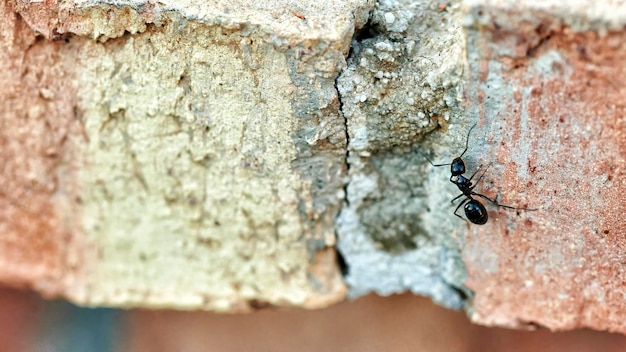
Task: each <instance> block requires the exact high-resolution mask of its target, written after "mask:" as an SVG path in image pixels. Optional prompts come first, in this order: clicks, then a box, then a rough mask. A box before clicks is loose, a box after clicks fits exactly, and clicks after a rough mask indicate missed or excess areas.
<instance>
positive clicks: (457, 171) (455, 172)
mask: <svg viewBox="0 0 626 352" xmlns="http://www.w3.org/2000/svg"><path fill="white" fill-rule="evenodd" d="M450 173H451V174H452V176H459V175H462V174H464V173H465V163H464V162H463V159H461V157H458V158H454V160H452V163H451V164H450Z"/></svg>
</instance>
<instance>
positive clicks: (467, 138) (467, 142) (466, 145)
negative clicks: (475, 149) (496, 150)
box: [459, 124, 476, 158]
mask: <svg viewBox="0 0 626 352" xmlns="http://www.w3.org/2000/svg"><path fill="white" fill-rule="evenodd" d="M474 127H476V124H474V125H473V126H472V127H470V129H469V131H467V137H466V138H465V149H464V150H463V153H461V155H460V156H459V158H461V157H463V155H464V154H465V152H466V151H467V147H468V146H469V136H470V133H472V130H473V129H474Z"/></svg>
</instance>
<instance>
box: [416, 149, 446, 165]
mask: <svg viewBox="0 0 626 352" xmlns="http://www.w3.org/2000/svg"><path fill="white" fill-rule="evenodd" d="M420 154H422V153H421V152H420ZM422 156H423V157H424V159H426V160H428V162H429V163H430V165H432V166H435V167H438V166H449V165H451V163H447V164H434V163H433V162H432V160H430V159H428V157H427V156H426V155H424V154H422Z"/></svg>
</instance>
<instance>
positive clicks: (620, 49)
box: [463, 3, 626, 333]
mask: <svg viewBox="0 0 626 352" xmlns="http://www.w3.org/2000/svg"><path fill="white" fill-rule="evenodd" d="M500 5H501V6H502V7H489V6H477V7H475V8H472V10H471V16H472V19H473V22H471V23H472V25H470V27H469V30H468V52H469V53H468V56H469V57H470V58H471V60H470V64H471V65H472V66H471V76H470V79H469V84H468V87H467V92H468V93H467V96H468V99H469V101H470V102H471V105H470V106H471V109H470V114H471V115H473V116H476V118H477V119H478V121H479V122H478V123H479V128H478V132H477V133H479V134H483V135H485V143H484V144H482V146H481V148H480V153H478V152H475V153H473V154H470V157H474V158H476V160H477V162H482V163H484V164H486V163H490V162H493V163H494V165H493V166H492V167H491V169H490V170H491V172H489V173H488V174H487V176H486V178H485V185H486V186H485V188H484V190H485V192H486V193H487V194H488V195H490V196H495V195H499V199H500V200H501V202H502V203H505V204H513V205H517V206H523V207H526V206H527V207H532V208H538V210H537V211H534V212H521V213H520V214H519V216H517V215H516V214H515V213H514V212H506V214H504V213H505V212H502V211H501V212H499V213H497V212H494V213H493V214H492V215H493V217H494V218H495V219H494V220H495V221H492V222H490V223H488V224H487V225H485V226H482V227H478V226H472V227H471V228H470V229H469V230H468V231H466V232H465V233H464V235H463V238H464V242H465V245H464V248H463V257H464V260H465V263H466V265H467V270H468V282H467V285H468V286H469V287H470V288H471V289H472V290H473V291H474V292H475V297H474V300H473V309H472V311H473V314H472V319H473V320H474V321H476V322H479V323H483V324H492V325H500V326H502V325H506V326H515V327H520V326H529V325H530V326H532V325H542V326H547V327H549V328H551V329H573V328H577V327H592V328H595V329H603V330H604V329H608V330H611V331H620V332H622V333H625V332H626V324H625V321H624V315H625V314H626V305H625V304H624V296H625V295H626V272H624V263H625V261H626V256H625V253H626V240H625V236H626V224H625V222H624V219H623V214H624V211H625V210H626V198H625V197H624V196H623V195H624V193H625V192H626V182H624V176H625V175H624V173H625V172H626V160H625V156H626V144H625V143H626V124H625V123H624V116H625V112H626V99H625V98H624V92H625V89H626V88H625V85H624V82H626V70H625V69H624V65H623V63H624V62H625V60H626V48H624V46H623V43H624V40H625V39H626V37H625V35H624V33H623V31H621V30H620V31H611V30H610V25H611V23H609V22H603V20H606V18H593V17H589V16H590V14H591V13H589V12H587V13H585V14H583V15H585V16H587V17H574V18H573V19H570V20H567V19H562V18H560V17H559V16H560V15H557V13H558V11H556V10H554V9H550V8H548V9H547V11H548V12H546V10H545V9H544V10H536V12H532V7H531V6H529V8H523V9H518V8H517V7H515V6H513V5H511V6H507V5H510V4H507V5H502V4H501V3H500ZM605 10H606V8H605ZM524 11H531V12H529V13H534V14H535V16H533V17H530V16H526V15H524V14H523V13H522V14H520V12H524ZM618 12H619V11H618ZM566 13H567V12H566ZM612 16H614V15H612ZM585 23H586V26H585ZM592 23H595V24H594V25H592ZM598 23H599V24H598ZM568 24H571V25H568ZM572 26H574V27H575V28H573V27H572ZM599 33H600V34H599Z"/></svg>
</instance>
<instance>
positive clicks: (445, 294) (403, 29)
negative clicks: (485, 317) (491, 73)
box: [337, 1, 467, 308]
mask: <svg viewBox="0 0 626 352" xmlns="http://www.w3.org/2000/svg"><path fill="white" fill-rule="evenodd" d="M461 18H462V16H461V11H460V6H459V4H458V3H452V4H449V5H448V6H441V4H440V3H438V2H436V1H381V2H378V3H377V6H376V9H375V10H374V12H373V13H372V16H371V20H370V22H369V23H368V26H367V27H366V29H365V30H363V31H362V32H361V33H359V34H358V35H357V39H356V40H355V41H354V42H353V51H352V53H351V55H350V57H349V59H348V68H347V69H346V71H345V72H344V73H342V75H341V77H339V79H338V83H337V85H338V89H339V91H340V93H341V101H342V111H343V113H344V115H345V116H346V120H347V125H348V133H349V137H350V139H349V144H348V149H349V158H348V163H349V167H350V171H349V174H350V181H349V183H348V187H347V202H348V204H347V206H346V207H345V208H344V209H343V210H342V212H341V215H340V218H339V219H338V220H339V223H338V227H339V230H338V232H339V249H340V250H341V252H342V253H343V255H344V257H345V259H346V262H347V263H348V266H349V268H350V271H349V273H348V275H347V277H346V281H347V282H348V284H349V285H350V288H351V296H358V295H361V294H364V293H367V292H369V291H375V292H378V293H380V294H385V295H386V294H391V293H394V292H401V291H404V290H410V291H412V292H415V293H419V294H424V295H429V296H432V297H433V299H435V301H437V302H439V303H441V304H444V305H446V306H448V307H456V308H460V307H462V305H463V299H462V297H463V296H464V293H462V291H463V290H465V289H464V280H465V268H464V265H463V263H462V262H461V257H460V253H459V249H458V243H457V241H456V239H455V238H454V237H453V236H451V232H452V230H453V229H454V227H455V226H456V225H455V224H457V223H458V222H457V221H456V220H455V219H452V218H450V216H449V215H451V214H450V212H449V209H448V207H447V204H448V201H449V199H452V198H453V197H454V195H453V193H450V192H449V191H454V189H453V188H448V187H447V186H448V182H447V177H445V176H444V177H441V175H440V174H439V173H435V172H434V171H435V170H433V169H432V168H431V167H430V165H427V164H426V159H424V156H423V154H430V153H429V152H428V151H427V148H426V147H422V149H421V150H420V149H419V148H418V147H417V145H418V142H419V141H420V140H421V139H422V138H423V137H424V135H425V134H426V133H427V132H429V131H432V130H433V129H435V128H436V127H437V126H439V125H447V124H448V123H449V121H454V123H455V124H459V123H460V124H461V128H458V129H457V128H455V131H457V132H455V133H450V134H448V135H444V137H445V138H443V139H440V140H439V143H440V144H439V145H438V148H435V149H436V150H437V153H441V154H444V153H448V152H449V150H450V149H451V145H454V146H456V145H458V143H455V138H454V137H457V136H459V135H463V134H464V133H465V130H464V127H462V126H464V125H466V124H467V122H464V120H463V119H462V102H461V98H462V96H461V82H462V78H463V72H464V62H465V61H464V57H463V55H464V42H463V32H462V27H461ZM463 142H464V141H463ZM463 142H461V143H463ZM432 144H433V143H432V142H430V144H429V145H428V146H429V147H430V146H431V145H432ZM428 189H436V190H437V191H435V192H428ZM425 209H429V210H430V211H425ZM442 209H443V210H442Z"/></svg>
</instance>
